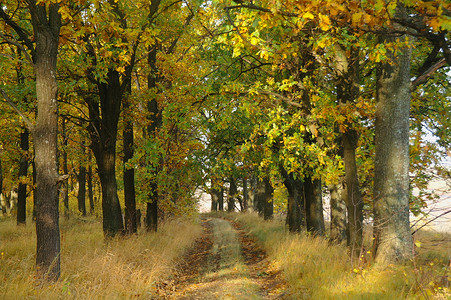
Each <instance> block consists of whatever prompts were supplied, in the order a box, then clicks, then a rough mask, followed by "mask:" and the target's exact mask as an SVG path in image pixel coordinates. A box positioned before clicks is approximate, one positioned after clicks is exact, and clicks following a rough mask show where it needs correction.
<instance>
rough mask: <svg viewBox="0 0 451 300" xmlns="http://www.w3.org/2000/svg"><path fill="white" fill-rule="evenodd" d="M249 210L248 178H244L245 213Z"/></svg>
mask: <svg viewBox="0 0 451 300" xmlns="http://www.w3.org/2000/svg"><path fill="white" fill-rule="evenodd" d="M248 208H249V191H248V188H247V178H246V177H243V209H242V211H243V212H247V209H248Z"/></svg>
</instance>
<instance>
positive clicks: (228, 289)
mask: <svg viewBox="0 0 451 300" xmlns="http://www.w3.org/2000/svg"><path fill="white" fill-rule="evenodd" d="M202 225H203V227H204V233H203V235H202V236H201V237H200V238H199V239H198V240H197V241H196V242H195V244H194V247H193V248H192V249H191V250H190V251H189V252H188V253H187V254H186V255H185V257H184V258H183V260H182V261H181V263H180V264H179V268H178V269H179V272H178V273H177V274H176V275H175V276H174V278H173V280H172V281H169V283H168V282H166V283H161V284H160V285H159V286H158V295H159V298H161V299H288V297H287V295H286V294H285V292H284V291H285V290H286V286H285V284H284V283H283V281H282V280H281V278H280V274H279V272H278V271H277V270H276V269H275V268H274V267H273V266H272V264H271V263H270V262H269V260H268V258H267V255H266V253H265V252H264V251H263V249H261V248H259V247H258V245H257V243H256V242H255V240H254V239H252V238H251V237H250V236H248V235H247V234H246V233H245V232H244V231H243V230H241V229H240V227H239V225H238V224H236V223H232V222H230V221H228V220H225V219H220V218H204V219H202Z"/></svg>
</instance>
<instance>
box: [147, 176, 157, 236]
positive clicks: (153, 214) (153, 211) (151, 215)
mask: <svg viewBox="0 0 451 300" xmlns="http://www.w3.org/2000/svg"><path fill="white" fill-rule="evenodd" d="M150 189H151V190H152V191H154V193H155V194H151V195H150V202H147V209H146V229H147V231H153V232H157V230H158V195H157V192H158V187H157V186H156V184H155V183H151V187H150Z"/></svg>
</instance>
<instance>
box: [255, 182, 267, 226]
mask: <svg viewBox="0 0 451 300" xmlns="http://www.w3.org/2000/svg"><path fill="white" fill-rule="evenodd" d="M264 195H265V182H264V181H263V180H262V179H260V178H258V179H257V184H256V187H255V198H254V208H255V211H256V212H257V213H258V215H259V216H260V217H262V216H263V211H264V201H265V200H264Z"/></svg>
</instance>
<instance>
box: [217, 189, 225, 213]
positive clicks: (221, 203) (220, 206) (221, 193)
mask: <svg viewBox="0 0 451 300" xmlns="http://www.w3.org/2000/svg"><path fill="white" fill-rule="evenodd" d="M218 210H219V211H224V188H223V187H221V188H220V190H219V193H218Z"/></svg>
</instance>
